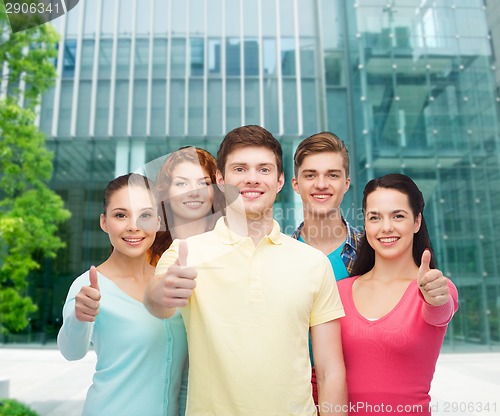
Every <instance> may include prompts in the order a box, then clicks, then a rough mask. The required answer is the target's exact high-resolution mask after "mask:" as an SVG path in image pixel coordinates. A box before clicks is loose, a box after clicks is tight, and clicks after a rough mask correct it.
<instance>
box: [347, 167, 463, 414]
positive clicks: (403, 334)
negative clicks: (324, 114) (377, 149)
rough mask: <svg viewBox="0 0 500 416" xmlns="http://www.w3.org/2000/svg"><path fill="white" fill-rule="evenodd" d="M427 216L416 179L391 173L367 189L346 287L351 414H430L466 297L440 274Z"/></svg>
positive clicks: (373, 181) (348, 382) (373, 182)
mask: <svg viewBox="0 0 500 416" xmlns="http://www.w3.org/2000/svg"><path fill="white" fill-rule="evenodd" d="M423 210H424V199H423V196H422V193H421V192H420V190H419V189H418V187H417V185H416V184H415V183H414V182H413V181H412V180H411V179H410V178H409V177H408V176H405V175H401V174H390V175H385V176H382V177H381V178H378V179H373V180H371V181H370V182H368V184H367V185H366V187H365V189H364V194H363V211H364V217H365V235H364V237H363V238H362V241H361V247H360V250H359V251H358V257H357V260H356V262H355V264H354V269H353V272H352V274H353V276H355V277H353V278H352V279H344V280H342V281H340V282H338V288H339V292H340V295H341V298H342V304H343V305H344V309H345V314H346V316H345V317H344V318H342V319H341V329H342V346H343V351H344V359H345V365H346V376H347V389H348V394H349V402H350V406H351V407H350V408H349V410H350V412H349V414H352V415H356V416H362V415H380V414H381V413H384V412H385V413H393V414H400V415H430V397H429V390H430V385H431V381H432V377H433V375H434V369H435V365H436V361H437V359H438V356H439V351H440V348H441V345H442V343H443V338H444V336H445V333H446V328H447V325H448V323H449V322H450V320H451V318H452V317H453V314H454V313H455V312H456V310H457V308H458V295H457V289H456V287H455V285H454V284H453V283H452V282H451V281H450V280H449V279H448V278H446V277H445V276H443V274H442V273H441V271H440V270H438V269H437V268H436V264H435V260H434V255H433V253H432V248H431V244H430V241H429V235H428V233H427V227H426V224H425V220H424V217H423Z"/></svg>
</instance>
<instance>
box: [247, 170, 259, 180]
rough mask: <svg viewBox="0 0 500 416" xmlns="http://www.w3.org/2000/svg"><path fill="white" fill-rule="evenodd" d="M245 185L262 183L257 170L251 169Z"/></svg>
mask: <svg viewBox="0 0 500 416" xmlns="http://www.w3.org/2000/svg"><path fill="white" fill-rule="evenodd" d="M245 183H260V180H259V175H258V174H257V171H256V170H255V169H249V170H248V172H247V174H246V176H245Z"/></svg>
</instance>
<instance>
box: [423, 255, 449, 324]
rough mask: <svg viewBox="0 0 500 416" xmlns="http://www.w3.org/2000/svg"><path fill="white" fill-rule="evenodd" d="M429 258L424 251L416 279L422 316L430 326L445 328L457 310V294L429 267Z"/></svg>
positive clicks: (445, 279) (440, 274) (440, 273)
mask: <svg viewBox="0 0 500 416" xmlns="http://www.w3.org/2000/svg"><path fill="white" fill-rule="evenodd" d="M430 257H431V254H430V252H429V251H428V250H425V251H424V253H423V254H422V262H421V265H420V267H419V271H418V277H417V283H418V287H419V290H420V297H421V299H422V300H423V304H422V316H423V318H424V320H425V321H426V322H427V323H429V324H431V325H434V326H446V325H447V324H448V323H449V322H450V321H451V318H452V317H453V314H454V313H455V312H456V311H457V309H458V292H457V288H456V287H455V285H454V284H453V283H452V282H451V281H450V279H448V278H447V277H445V276H444V275H443V273H442V272H441V271H440V270H438V269H431V268H430V267H429V263H430Z"/></svg>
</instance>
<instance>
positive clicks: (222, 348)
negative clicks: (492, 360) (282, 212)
mask: <svg viewBox="0 0 500 416" xmlns="http://www.w3.org/2000/svg"><path fill="white" fill-rule="evenodd" d="M291 182H292V186H293V189H294V190H295V192H297V193H298V194H299V195H300V197H301V199H302V205H303V210H304V221H303V223H301V224H300V225H299V226H298V228H297V229H296V231H295V232H294V234H293V235H292V236H291V237H290V236H287V235H285V234H283V233H282V232H281V231H280V226H279V224H278V223H277V222H276V221H275V220H274V219H273V204H274V202H275V199H276V196H277V194H278V193H279V192H280V190H281V189H282V188H283V186H284V184H285V178H284V173H283V163H282V149H281V145H280V143H279V141H278V140H276V139H275V138H274V137H273V135H272V134H271V133H270V132H268V131H267V130H265V129H264V128H262V127H259V126H243V127H239V128H236V129H234V130H232V131H230V132H229V133H228V134H227V135H226V136H225V137H224V139H223V140H222V142H221V144H220V147H219V150H218V152H217V160H215V158H214V157H213V156H212V155H210V154H209V153H208V152H207V151H205V150H202V149H199V148H194V147H187V148H181V149H179V150H178V151H176V152H174V153H172V154H171V155H170V156H169V157H168V158H167V159H166V160H165V162H164V163H163V165H162V167H161V169H160V171H159V173H158V176H157V178H156V180H155V181H154V182H153V181H151V180H150V179H148V178H147V177H145V176H143V175H140V174H136V173H131V174H128V175H124V176H120V177H118V178H116V179H114V180H112V181H111V182H110V183H109V185H108V186H107V187H106V189H105V191H104V206H103V212H102V214H101V215H100V226H101V228H102V230H103V231H104V232H106V233H107V234H108V236H109V239H110V242H111V246H112V251H111V254H110V256H109V258H108V259H107V260H106V261H105V262H104V263H102V264H101V265H99V266H97V268H96V267H93V266H92V267H91V268H90V270H88V271H87V272H85V273H83V274H82V275H81V276H80V277H78V278H77V279H76V280H75V281H74V282H73V284H72V286H71V288H70V290H69V293H68V296H67V299H66V303H65V305H64V309H63V318H64V321H63V326H62V327H61V330H60V332H59V335H58V346H59V349H60V350H61V352H62V354H63V355H64V356H65V357H66V358H67V359H69V360H77V359H80V358H82V357H84V356H85V354H86V353H87V352H88V350H89V348H90V346H91V344H92V345H93V346H94V348H95V351H96V354H97V363H96V371H95V374H94V377H93V382H92V385H91V387H90V388H89V391H88V394H87V398H86V401H85V404H84V410H83V415H85V416H91V415H99V416H108V415H109V416H115V415H121V416H142V415H144V416H160V415H162V416H174V415H175V416H177V415H190V416H205V415H207V416H208V415H211V416H238V415H241V416H246V415H249V416H250V415H252V416H253V415H255V416H257V415H258V416H261V415H262V416H283V415H316V414H318V413H321V415H347V414H349V415H369V414H380V413H384V412H387V413H396V414H401V415H429V414H430V397H429V390H430V383H431V380H432V377H433V373H434V369H435V364H436V361H437V358H438V355H439V351H440V348H441V345H442V342H443V338H444V335H445V332H446V327H447V325H448V323H449V322H450V320H451V318H452V316H453V314H454V313H455V312H456V310H457V308H458V295H457V290H456V288H455V286H454V285H453V283H452V282H451V281H450V280H449V279H448V278H446V277H445V276H443V274H442V273H441V271H439V270H438V269H437V268H436V265H435V258H434V254H433V252H432V248H431V243H430V240H429V236H428V232H427V227H426V224H425V221H424V217H423V210H424V199H423V196H422V193H421V192H420V190H419V189H418V187H417V186H416V184H415V183H414V182H413V181H412V180H411V179H410V178H409V177H408V176H405V175H402V174H388V175H385V176H382V177H380V178H377V179H373V180H371V181H369V182H368V184H367V185H366V187H365V189H364V192H363V202H362V209H363V214H364V230H363V231H360V230H358V229H356V228H354V227H352V226H351V225H350V224H349V223H348V222H347V221H346V220H345V219H344V218H343V216H342V214H341V211H340V204H341V202H342V199H343V197H344V194H345V193H346V192H347V191H348V189H349V186H350V178H349V156H348V152H347V149H346V147H345V145H344V143H343V142H342V140H340V139H339V138H338V137H337V136H335V135H334V134H332V133H329V132H323V133H318V134H315V135H313V136H311V137H308V138H307V139H305V140H303V141H302V142H301V143H300V144H299V146H298V147H297V150H296V152H295V155H294V177H293V179H292V181H291Z"/></svg>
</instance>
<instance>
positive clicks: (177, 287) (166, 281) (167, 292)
mask: <svg viewBox="0 0 500 416" xmlns="http://www.w3.org/2000/svg"><path fill="white" fill-rule="evenodd" d="M187 255H188V248H187V243H186V241H185V240H176V241H174V243H172V245H171V246H170V248H169V249H168V250H167V251H166V252H165V253H163V255H162V256H161V258H160V260H159V262H158V265H157V266H156V270H155V276H154V277H153V279H151V282H150V283H149V284H148V286H147V287H146V291H145V293H144V306H146V309H147V310H148V311H149V312H150V313H151V314H152V315H154V316H156V317H157V318H162V319H167V318H170V317H171V316H173V314H174V313H175V311H176V309H177V308H178V307H182V306H186V305H187V304H188V301H189V298H190V297H191V295H192V294H193V290H194V288H195V286H196V282H195V280H194V279H195V278H196V276H197V272H196V270H195V269H194V268H193V267H186V264H187Z"/></svg>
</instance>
